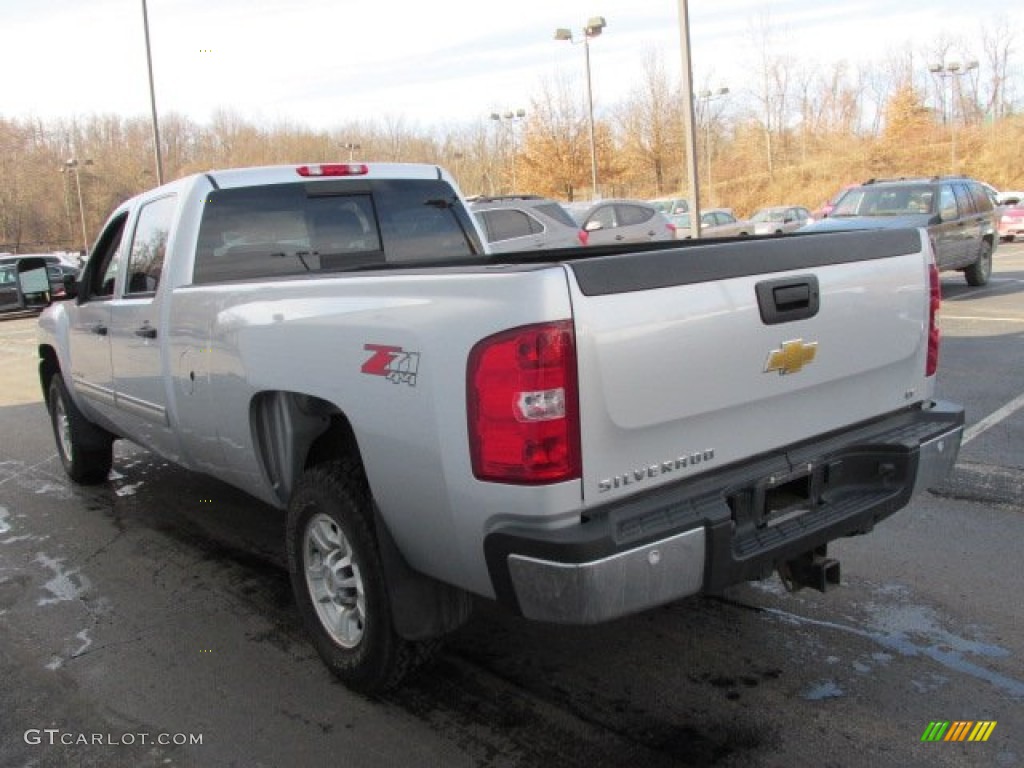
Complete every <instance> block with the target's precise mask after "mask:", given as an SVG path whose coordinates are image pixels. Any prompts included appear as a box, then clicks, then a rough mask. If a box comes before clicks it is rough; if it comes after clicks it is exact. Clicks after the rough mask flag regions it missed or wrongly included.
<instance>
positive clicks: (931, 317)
mask: <svg viewBox="0 0 1024 768" xmlns="http://www.w3.org/2000/svg"><path fill="white" fill-rule="evenodd" d="M928 286H929V294H930V296H929V302H928V360H927V362H926V363H925V368H924V375H925V376H934V375H935V372H936V371H937V370H938V369H939V307H940V306H941V304H942V284H941V283H940V282H939V268H938V267H936V266H935V263H934V262H932V265H931V266H930V267H929V268H928Z"/></svg>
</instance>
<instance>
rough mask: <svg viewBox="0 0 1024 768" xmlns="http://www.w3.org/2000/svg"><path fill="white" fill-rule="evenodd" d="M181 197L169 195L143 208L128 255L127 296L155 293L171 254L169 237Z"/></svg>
mask: <svg viewBox="0 0 1024 768" xmlns="http://www.w3.org/2000/svg"><path fill="white" fill-rule="evenodd" d="M176 202H177V197H176V196H175V195H169V196H167V197H161V198H160V199H159V200H154V201H152V202H150V203H146V204H145V205H144V206H143V207H142V209H141V210H140V211H139V218H138V222H137V223H136V225H135V236H134V237H133V238H132V247H131V251H130V252H129V254H128V284H127V286H126V287H125V291H124V293H125V295H126V296H130V295H136V294H143V293H155V292H156V289H157V286H158V285H159V284H160V274H161V272H163V268H164V257H165V256H166V254H167V236H168V234H169V233H170V230H171V219H172V217H173V216H174V211H175V207H176Z"/></svg>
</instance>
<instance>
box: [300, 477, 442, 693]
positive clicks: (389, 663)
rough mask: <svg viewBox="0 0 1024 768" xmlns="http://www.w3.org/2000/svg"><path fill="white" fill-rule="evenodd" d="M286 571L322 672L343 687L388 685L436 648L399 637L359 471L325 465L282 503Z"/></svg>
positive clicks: (367, 689)
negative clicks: (324, 669)
mask: <svg viewBox="0 0 1024 768" xmlns="http://www.w3.org/2000/svg"><path fill="white" fill-rule="evenodd" d="M286 548H287V551H288V569H289V571H290V573H291V582H292V590H293V592H294V593H295V601H296V603H297V605H298V608H299V613H300V614H301V615H302V620H303V624H304V625H305V627H306V630H307V632H308V633H309V635H310V637H311V639H312V641H313V645H314V647H315V648H316V650H317V653H319V654H320V657H321V658H322V659H323V661H324V663H325V664H326V665H327V666H328V668H329V669H330V670H331V671H332V672H333V673H334V674H335V675H336V676H337V677H338V678H339V679H340V680H341V681H342V682H344V683H345V684H346V685H347V686H348V687H349V688H352V689H353V690H356V691H359V692H361V693H366V694H375V693H381V692H383V691H386V690H388V689H390V688H393V687H395V686H396V685H398V683H399V682H401V680H402V678H404V677H405V676H406V675H407V674H408V673H409V672H410V671H411V670H412V669H413V668H414V667H416V666H418V665H419V664H420V663H422V662H423V661H425V660H426V659H427V658H429V655H430V653H431V652H432V650H433V649H434V648H435V647H436V643H431V642H423V643H414V642H410V641H408V640H404V639H402V638H401V637H399V636H398V635H397V634H396V632H395V629H394V624H393V622H392V618H391V603H390V600H389V597H388V591H387V587H386V585H385V581H384V567H383V565H382V562H381V557H380V550H379V548H378V544H377V538H376V535H375V532H374V529H373V504H372V500H371V498H370V492H369V488H368V487H367V484H366V479H365V476H364V474H363V471H362V467H361V466H360V465H359V464H358V463H355V462H353V461H331V462H327V463H325V464H320V465H317V466H315V467H312V468H311V469H309V470H307V471H306V472H305V474H303V476H302V478H301V479H300V480H299V483H298V485H297V486H296V489H295V493H294V494H293V495H292V501H291V503H290V504H289V506H288V523H287V531H286Z"/></svg>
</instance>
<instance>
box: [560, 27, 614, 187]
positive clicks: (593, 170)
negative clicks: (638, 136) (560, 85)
mask: <svg viewBox="0 0 1024 768" xmlns="http://www.w3.org/2000/svg"><path fill="white" fill-rule="evenodd" d="M607 26H608V22H606V21H605V19H604V16H592V17H591V18H590V19H589V20H588V21H587V24H586V26H585V27H583V53H584V60H585V61H586V66H587V114H588V115H589V118H590V184H591V188H592V192H591V194H592V195H593V197H594V199H595V200H596V199H598V198H599V197H600V195H599V193H598V190H597V140H596V139H595V137H594V87H593V84H592V83H591V79H590V38H592V37H597V36H598V35H600V34H601V31H602V30H603V29H604V28H605V27H607ZM555 40H568V41H569V42H570V43H573V44H575V43H576V41H575V40H573V37H572V30H569V29H566V28H565V27H559V28H558V29H556V30H555Z"/></svg>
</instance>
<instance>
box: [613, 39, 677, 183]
mask: <svg viewBox="0 0 1024 768" xmlns="http://www.w3.org/2000/svg"><path fill="white" fill-rule="evenodd" d="M681 110H682V103H681V96H680V94H679V89H678V87H676V86H675V85H673V83H672V82H671V81H670V79H669V77H668V75H667V73H666V71H665V64H664V61H663V60H662V58H661V56H660V55H659V54H656V53H654V52H653V51H648V52H647V53H646V54H645V56H644V63H643V74H642V77H641V79H640V81H639V83H638V84H637V85H636V87H635V88H634V89H633V90H632V91H631V92H630V93H629V95H628V96H627V97H626V100H625V102H624V103H623V104H622V105H621V106H620V108H619V109H618V110H616V112H615V123H616V126H617V128H618V135H619V142H620V147H621V152H622V153H623V154H624V155H625V156H626V157H627V158H628V159H629V160H630V162H629V165H630V166H631V167H632V168H633V169H635V171H636V174H635V175H639V176H640V177H641V178H643V177H648V178H652V179H653V180H654V192H655V194H658V195H661V194H663V193H665V192H666V191H668V189H669V188H670V187H671V188H678V187H680V186H681V181H682V177H683V171H682V167H681V165H680V161H681V158H682V139H683V136H682V130H683V129H682V121H681V119H680V117H681ZM627 176H628V174H627ZM644 186H647V185H644Z"/></svg>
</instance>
